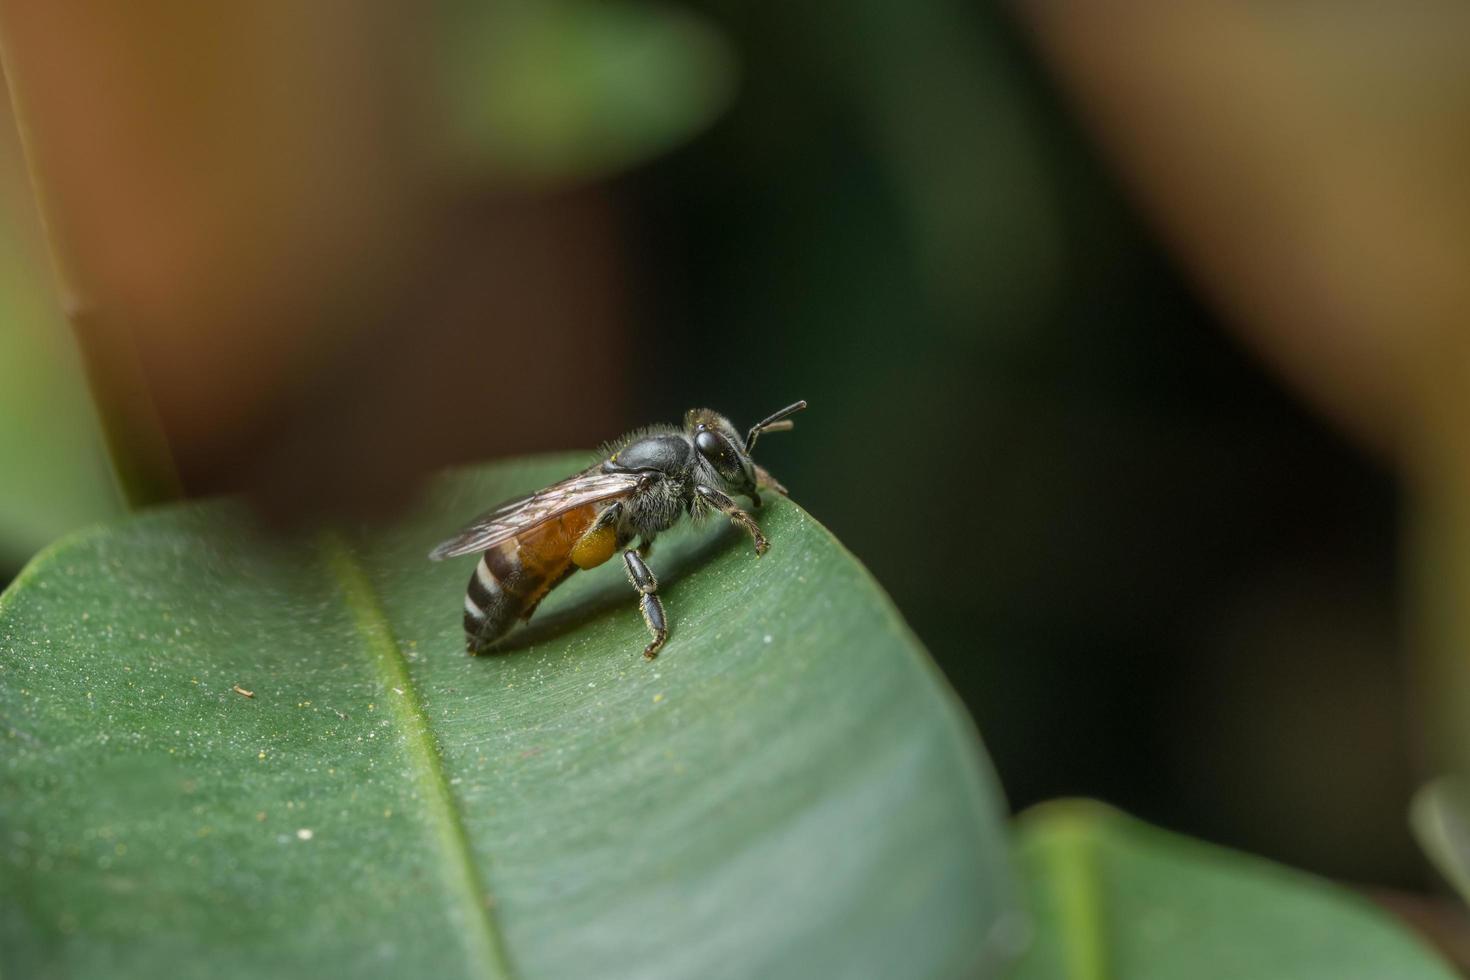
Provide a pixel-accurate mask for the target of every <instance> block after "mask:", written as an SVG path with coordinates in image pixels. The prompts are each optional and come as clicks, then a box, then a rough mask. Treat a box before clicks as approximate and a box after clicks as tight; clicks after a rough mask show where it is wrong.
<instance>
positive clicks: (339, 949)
mask: <svg viewBox="0 0 1470 980" xmlns="http://www.w3.org/2000/svg"><path fill="white" fill-rule="evenodd" d="M580 462H581V460H580V459H578V460H573V459H569V458H566V457H562V458H559V459H555V460H550V461H548V460H540V461H535V462H523V463H519V464H508V465H503V466H497V467H492V468H488V469H484V470H479V471H475V472H470V473H466V474H462V475H459V476H456V477H453V478H450V479H447V480H445V481H444V482H443V483H441V484H440V485H438V486H437V488H436V490H435V491H434V493H433V494H432V495H431V498H430V499H429V500H428V501H427V502H426V504H425V506H424V507H423V509H422V510H421V512H420V513H418V514H417V515H415V516H414V517H412V518H411V519H409V520H407V521H405V522H404V523H403V524H401V525H399V526H397V527H395V528H393V529H391V530H390V531H387V532H380V533H376V534H372V535H364V536H347V535H341V536H338V535H332V534H327V535H323V536H320V537H318V538H316V539H313V540H311V541H309V542H298V543H275V544H272V543H270V542H267V541H264V540H262V539H261V537H260V536H259V535H258V534H255V533H253V532H252V531H251V530H250V527H249V522H248V521H247V520H246V518H245V517H244V516H243V515H242V514H241V513H239V512H238V511H237V510H236V509H235V508H233V507H232V506H231V505H228V504H212V505H206V506H198V507H192V506H191V507H181V508H173V509H167V510H160V511H156V512H153V513H150V514H146V515H144V516H142V517H139V518H136V519H133V520H130V521H128V522H126V523H122V524H119V525H116V526H113V527H110V528H106V529H102V530H98V531H96V532H91V533H84V534H82V535H81V536H78V537H74V538H72V539H70V540H68V541H65V542H63V543H61V544H60V545H58V546H56V547H55V548H53V549H52V550H50V551H49V552H47V553H46V554H44V555H43V556H42V557H40V558H38V559H37V560H36V561H35V562H34V563H33V565H32V566H31V567H30V568H29V569H28V570H27V571H26V572H24V573H23V574H22V576H21V578H20V579H19V580H17V582H16V583H15V585H14V586H13V587H12V588H11V589H10V591H8V592H7V593H5V595H4V596H3V597H0V652H3V655H0V737H3V745H0V748H3V753H0V861H3V863H0V951H3V952H0V956H3V960H0V973H3V974H4V975H5V976H25V977H36V976H47V975H55V974H62V973H66V974H75V975H79V976H103V975H105V976H110V977H132V976H150V977H151V976H157V975H161V974H164V973H167V975H170V976H182V975H189V976H209V977H226V976H250V977H258V976H320V975H334V976H395V977H405V976H436V977H460V976H471V977H499V976H506V975H511V976H517V977H570V976H599V977H616V976H638V977H691V976H700V977H721V976H751V977H783V976H790V977H815V976H850V975H854V974H855V973H871V974H873V975H880V976H905V977H924V976H953V975H967V976H974V975H977V974H978V975H984V974H985V973H986V972H988V971H989V969H990V968H991V967H999V965H1000V964H1001V961H1002V960H1003V959H1004V957H1005V956H1006V955H1007V954H1008V953H1009V952H1010V950H1011V949H1012V948H1013V947H1014V939H1015V937H1016V935H1017V933H1018V932H1019V931H1020V930H1018V928H1017V922H1018V918H1017V916H1018V912H1017V911H1016V909H1015V906H1014V903H1013V889H1012V882H1011V877H1010V867H1009V861H1010V855H1009V850H1008V847H1009V845H1008V841H1007V837H1006V832H1005V828H1004V825H1003V823H1002V822H1001V809H1002V805H1001V801H1000V799H999V796H998V792H997V790H996V788H995V785H994V783H993V781H992V779H991V776H990V773H989V771H988V768H987V766H986V763H985V760H984V758H983V755H982V753H981V750H980V747H979V744H978V742H977V741H976V738H975V735H974V732H973V730H972V729H971V727H970V725H969V723H968V722H967V720H966V719H965V717H964V715H963V713H962V712H961V710H960V709H959V707H958V706H957V705H956V703H955V701H954V699H953V698H952V697H951V695H950V693H949V691H948V690H947V689H946V687H945V685H944V684H943V682H942V680H941V679H940V678H939V676H938V675H937V673H936V672H935V670H934V668H933V666H932V664H931V663H930V662H929V660H928V658H927V656H926V655H925V654H924V652H923V651H922V649H921V648H920V647H919V645H918V644H917V642H916V641H915V640H914V638H913V636H912V635H911V634H910V633H909V631H908V630H907V628H905V626H904V624H903V623H902V622H901V621H900V619H899V618H898V616H897V615H896V613H895V612H894V610H893V608H892V606H891V605H890V604H889V602H888V600H887V598H886V597H885V596H884V595H883V594H882V593H881V592H880V591H879V589H878V588H877V587H876V586H875V585H874V583H873V582H872V580H871V579H870V578H869V577H868V575H867V573H866V572H865V571H864V570H863V569H862V567H861V566H860V565H859V564H858V563H857V562H856V561H855V560H854V559H853V558H852V556H851V555H850V554H848V553H847V552H846V551H845V550H844V549H843V548H842V547H841V545H839V544H838V543H837V542H836V541H835V540H834V539H833V538H832V537H831V536H830V534H829V533H828V532H827V531H826V530H825V529H823V528H822V527H821V526H820V525H819V524H817V523H816V522H815V521H814V520H813V519H812V518H810V517H809V516H807V515H806V514H805V513H804V512H803V511H802V510H800V508H798V507H797V506H796V505H794V504H792V503H790V502H788V501H784V500H777V501H774V502H772V503H770V504H768V506H767V508H766V509H765V510H764V511H762V512H761V514H760V519H761V521H762V524H763V526H764V527H765V528H766V530H767V533H768V534H769V536H770V539H771V542H772V547H771V551H770V552H769V553H768V554H767V555H766V556H765V557H764V558H762V559H760V560H756V559H755V557H754V555H753V553H752V550H751V548H750V546H749V541H748V539H746V538H744V537H742V536H740V535H737V534H734V533H733V532H732V531H730V530H729V529H725V528H715V527H706V528H703V529H701V530H699V531H698V532H697V533H688V534H685V535H683V536H681V537H676V538H675V539H674V540H667V539H666V538H665V539H660V541H659V546H658V548H657V549H656V550H655V551H654V553H653V556H652V558H651V559H650V563H651V564H652V566H653V567H654V569H655V570H656V572H657V573H658V574H659V576H660V579H661V584H662V588H661V592H662V593H663V595H664V597H665V601H666V603H667V606H668V610H669V614H670V617H671V619H672V623H673V634H672V636H671V638H670V640H669V643H668V646H667V647H665V649H664V653H663V655H662V656H661V657H660V658H659V659H658V660H657V661H654V662H648V661H645V660H644V659H643V658H642V655H641V651H642V648H643V645H644V643H645V640H646V635H645V630H644V626H643V623H642V620H641V618H640V617H639V615H638V613H637V611H636V603H635V602H634V595H633V592H632V590H631V588H630V587H629V586H628V584H627V582H626V581H625V580H624V578H623V576H622V573H621V570H620V569H618V568H617V567H615V566H613V565H611V564H609V565H608V566H604V567H602V568H599V569H596V570H594V571H592V572H588V573H582V574H578V575H576V576H574V577H573V578H572V579H571V580H570V581H569V582H568V583H567V584H566V585H565V586H563V587H562V589H559V590H558V591H557V592H556V593H555V594H554V595H553V596H552V598H551V599H549V600H548V601H547V602H546V603H545V604H544V606H543V608H542V609H541V611H540V612H538V613H537V617H536V619H535V620H533V621H532V624H531V626H530V627H528V628H527V630H526V632H525V633H524V634H523V636H522V638H521V639H520V640H519V641H518V644H517V646H516V648H514V649H512V650H511V651H509V652H506V653H504V654H500V655H493V656H484V657H469V656H466V655H465V653H464V651H463V643H462V638H461V635H460V618H461V614H460V609H461V603H462V597H463V590H464V586H465V583H466V581H467V580H468V577H469V575H470V572H471V569H472V567H473V559H469V558H466V559H462V560H460V561H457V562H448V563H444V564H433V563H430V562H428V561H427V560H425V552H426V551H427V550H428V548H429V547H430V546H432V545H433V544H434V543H435V542H436V541H437V540H438V539H440V538H442V537H445V536H447V534H448V532H451V531H453V530H454V529H455V527H456V526H457V525H458V524H459V523H460V522H461V521H463V520H465V519H467V518H468V517H470V516H471V515H473V514H474V513H475V512H477V511H479V510H481V509H483V508H484V507H485V506H487V505H489V504H493V503H494V502H495V501H496V500H497V499H498V498H501V497H504V496H506V495H508V494H511V493H513V492H517V491H524V490H527V489H531V488H534V487H536V486H538V485H541V484H544V483H545V482H547V481H549V480H550V479H552V478H554V477H556V476H559V475H563V474H565V473H567V472H569V471H571V470H572V469H573V468H574V467H575V465H577V464H578V463H580ZM234 685H239V686H240V687H241V688H243V689H245V690H248V691H251V692H253V694H254V697H253V698H252V697H245V696H243V695H242V694H239V693H236V692H234V691H233V690H232V687H233V686H234Z"/></svg>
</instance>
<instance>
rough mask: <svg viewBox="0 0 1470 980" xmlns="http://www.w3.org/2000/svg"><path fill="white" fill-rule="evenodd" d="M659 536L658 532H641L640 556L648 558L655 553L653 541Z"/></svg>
mask: <svg viewBox="0 0 1470 980" xmlns="http://www.w3.org/2000/svg"><path fill="white" fill-rule="evenodd" d="M657 537H658V535H656V534H640V535H639V536H638V557H639V558H647V557H648V556H649V555H651V554H653V542H654V539H655V538H657Z"/></svg>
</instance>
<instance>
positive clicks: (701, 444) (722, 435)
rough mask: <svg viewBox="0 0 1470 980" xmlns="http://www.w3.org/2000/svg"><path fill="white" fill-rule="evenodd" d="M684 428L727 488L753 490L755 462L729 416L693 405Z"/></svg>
mask: <svg viewBox="0 0 1470 980" xmlns="http://www.w3.org/2000/svg"><path fill="white" fill-rule="evenodd" d="M684 430H685V431H686V432H687V433H688V434H689V438H690V439H693V440H694V448H695V449H697V450H698V451H699V455H700V456H701V457H702V458H703V459H704V461H705V462H706V463H708V464H709V465H710V467H711V468H712V469H713V470H714V471H715V473H717V474H718V475H719V477H720V479H721V480H723V481H724V483H725V488H726V489H727V490H729V491H730V492H732V493H745V492H746V491H747V490H753V489H755V464H754V463H752V462H751V459H750V453H748V452H746V449H745V440H744V439H741V438H740V433H739V432H736V431H735V426H733V425H731V424H730V420H729V419H727V418H725V416H723V415H721V414H720V413H719V412H712V411H710V410H709V409H707V408H694V409H690V410H689V411H688V412H687V413H685V415H684Z"/></svg>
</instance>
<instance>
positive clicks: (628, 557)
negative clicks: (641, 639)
mask: <svg viewBox="0 0 1470 980" xmlns="http://www.w3.org/2000/svg"><path fill="white" fill-rule="evenodd" d="M623 564H624V565H625V566H626V567H627V569H628V581H629V582H632V583H633V588H635V589H637V590H638V608H639V609H640V610H641V611H642V613H643V622H644V623H646V624H647V625H648V632H650V633H652V634H653V639H652V640H650V641H649V642H648V646H647V647H645V648H644V649H643V656H644V657H646V658H648V659H649V660H652V659H653V658H654V657H657V656H658V651H659V649H660V648H661V647H662V646H663V645H664V641H665V640H667V639H668V638H669V623H668V620H667V619H666V618H665V617H664V604H663V602H662V601H660V599H659V597H658V580H657V579H655V578H654V577H653V571H652V570H651V569H649V567H648V566H647V565H645V564H644V563H643V559H642V558H640V557H638V552H637V551H635V550H634V549H632V548H629V549H628V550H627V551H625V552H623Z"/></svg>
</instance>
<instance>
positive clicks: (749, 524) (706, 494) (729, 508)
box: [694, 483, 771, 558]
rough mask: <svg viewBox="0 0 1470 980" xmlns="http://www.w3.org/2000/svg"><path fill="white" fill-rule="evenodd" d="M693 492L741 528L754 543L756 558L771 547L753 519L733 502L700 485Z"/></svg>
mask: <svg viewBox="0 0 1470 980" xmlns="http://www.w3.org/2000/svg"><path fill="white" fill-rule="evenodd" d="M694 492H695V493H697V494H699V495H700V496H701V497H703V498H704V500H705V502H706V503H708V504H709V505H710V506H711V507H713V508H714V509H715V510H717V511H719V512H720V513H722V514H724V515H725V516H726V517H728V518H730V520H731V521H732V522H734V523H735V524H736V525H737V526H738V527H741V528H743V529H744V530H745V532H746V533H747V534H749V535H750V540H752V541H754V542H755V554H756V557H757V558H759V557H760V556H761V555H763V554H765V553H766V549H767V548H769V547H770V546H771V543H770V542H769V541H767V540H766V536H765V535H764V534H762V533H761V529H760V527H759V526H758V525H757V524H756V523H755V519H754V518H752V517H751V516H750V515H749V514H747V513H746V512H745V511H743V510H741V509H740V508H739V507H738V506H737V505H736V503H735V501H733V500H731V499H730V498H729V497H727V496H725V495H724V494H723V493H720V491H718V490H716V489H714V488H713V487H707V486H705V485H704V484H702V483H696V484H695V485H694Z"/></svg>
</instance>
